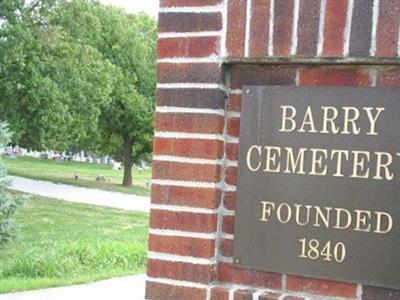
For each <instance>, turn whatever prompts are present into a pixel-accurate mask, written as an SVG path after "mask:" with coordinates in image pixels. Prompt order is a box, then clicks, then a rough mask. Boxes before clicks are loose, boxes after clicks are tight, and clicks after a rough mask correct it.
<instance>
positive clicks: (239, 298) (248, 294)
mask: <svg viewBox="0 0 400 300" xmlns="http://www.w3.org/2000/svg"><path fill="white" fill-rule="evenodd" d="M255 292H256V291H255V290H250V289H248V290H237V291H235V294H234V295H233V300H253V294H254V293H255Z"/></svg>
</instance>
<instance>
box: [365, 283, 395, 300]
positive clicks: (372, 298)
mask: <svg viewBox="0 0 400 300" xmlns="http://www.w3.org/2000/svg"><path fill="white" fill-rule="evenodd" d="M362 299H363V300H380V299H382V300H399V299H400V290H394V289H387V288H380V287H372V286H363V293H362Z"/></svg>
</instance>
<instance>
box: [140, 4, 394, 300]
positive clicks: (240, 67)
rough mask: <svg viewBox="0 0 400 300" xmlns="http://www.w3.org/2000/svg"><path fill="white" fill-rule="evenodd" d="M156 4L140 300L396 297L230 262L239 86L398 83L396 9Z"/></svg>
mask: <svg viewBox="0 0 400 300" xmlns="http://www.w3.org/2000/svg"><path fill="white" fill-rule="evenodd" d="M378 3H379V7H378ZM160 6H161V7H160V15H159V41H158V85H157V108H156V115H155V140H154V158H153V159H154V161H153V184H152V209H151V214H150V232H149V258H148V270H147V275H148V280H147V286H146V299H149V300H189V299H190V300H192V299H193V300H239V299H252V300H253V299H255V300H257V299H258V300H267V299H280V300H282V299H286V300H290V299H292V300H295V299H308V300H310V299H324V298H327V297H335V298H334V299H358V300H361V299H364V300H371V299H374V300H378V299H389V300H393V299H400V293H399V291H396V290H389V289H383V288H375V287H363V286H361V284H357V283H347V282H336V281H329V280H322V279H318V278H304V277H301V276H292V275H286V274H279V273H270V272H257V271H253V270H247V269H240V268H237V267H235V266H234V265H233V258H232V256H233V254H232V245H233V242H234V230H233V228H234V216H235V201H236V199H235V195H236V183H237V182H236V172H237V157H238V143H239V123H240V111H241V108H240V102H241V91H242V87H243V85H292V86H306V85H307V86H310V85H336V86H372V87H374V86H399V85H400V67H399V65H398V64H399V52H400V46H399V25H400V18H399V16H400V1H390V0H380V1H376V0H375V1H373V0H371V1H369V0H368V1H365V5H364V1H359V0H352V1H350V0H301V1H300V0H287V1H286V0H285V1H281V0H161V1H160Z"/></svg>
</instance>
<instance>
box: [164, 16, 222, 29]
mask: <svg viewBox="0 0 400 300" xmlns="http://www.w3.org/2000/svg"><path fill="white" fill-rule="evenodd" d="M221 29H222V16H221V14H220V13H160V14H159V15H158V32H197V31H220V30H221Z"/></svg>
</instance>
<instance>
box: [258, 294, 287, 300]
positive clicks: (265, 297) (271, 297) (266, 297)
mask: <svg viewBox="0 0 400 300" xmlns="http://www.w3.org/2000/svg"><path fill="white" fill-rule="evenodd" d="M280 297H281V294H279V293H272V292H266V293H263V294H261V295H260V296H259V297H258V300H279V298H280Z"/></svg>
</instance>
